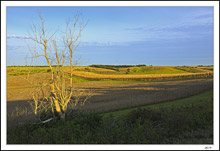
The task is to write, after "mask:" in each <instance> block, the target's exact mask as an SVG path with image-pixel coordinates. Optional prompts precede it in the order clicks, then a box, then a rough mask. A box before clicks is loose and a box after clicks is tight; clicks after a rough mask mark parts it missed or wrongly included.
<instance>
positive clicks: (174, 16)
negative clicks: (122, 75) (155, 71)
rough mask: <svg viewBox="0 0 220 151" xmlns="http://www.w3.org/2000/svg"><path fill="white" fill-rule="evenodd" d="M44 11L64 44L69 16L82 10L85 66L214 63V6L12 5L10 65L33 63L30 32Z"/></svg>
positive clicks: (42, 61)
mask: <svg viewBox="0 0 220 151" xmlns="http://www.w3.org/2000/svg"><path fill="white" fill-rule="evenodd" d="M39 12H40V13H41V14H42V16H43V17H44V20H45V26H46V29H48V31H50V33H53V32H54V31H56V30H57V29H58V32H57V33H56V34H55V36H54V39H55V38H56V39H57V40H58V47H59V48H63V44H62V41H61V39H62V35H63V33H64V31H65V26H66V19H68V18H70V19H72V18H73V16H74V14H76V13H77V12H80V13H81V14H82V16H83V20H84V23H87V26H86V27H85V29H84V30H83V32H82V36H81V37H80V39H79V41H80V46H79V47H78V49H77V51H76V53H75V54H74V59H75V60H79V65H92V64H111V65H137V64H146V65H155V66H156V65H158V66H179V65H213V7H7V51H6V54H7V58H6V59H7V60H6V63H7V65H8V66H10V65H26V64H28V65H30V63H31V59H30V58H28V59H27V61H25V58H26V57H27V56H28V57H30V56H31V55H30V52H29V50H28V48H27V44H28V45H31V46H32V45H33V46H34V42H33V41H31V40H30V38H29V36H28V31H30V27H31V24H32V23H36V24H37V23H39V21H40V20H39V15H38V13H39ZM36 48H38V47H36ZM39 51H40V50H39ZM46 64H47V63H46V60H45V58H39V59H36V61H35V64H33V63H32V65H46Z"/></svg>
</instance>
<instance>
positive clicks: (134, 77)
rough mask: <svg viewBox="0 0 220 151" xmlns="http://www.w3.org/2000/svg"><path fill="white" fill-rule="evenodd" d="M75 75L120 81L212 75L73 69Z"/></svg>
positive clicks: (208, 75)
mask: <svg viewBox="0 0 220 151" xmlns="http://www.w3.org/2000/svg"><path fill="white" fill-rule="evenodd" d="M73 74H74V75H75V76H77V77H81V78H86V79H91V80H122V81H133V80H140V81H142V80H143V81H151V80H168V79H184V78H201V77H202V78H204V77H213V73H212V72H205V73H184V74H148V75H147V74H145V75H104V74H96V73H91V72H84V71H74V72H73Z"/></svg>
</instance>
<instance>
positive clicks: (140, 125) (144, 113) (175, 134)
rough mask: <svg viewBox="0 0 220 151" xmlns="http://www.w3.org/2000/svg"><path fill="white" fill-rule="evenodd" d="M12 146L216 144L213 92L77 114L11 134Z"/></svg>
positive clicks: (24, 127)
mask: <svg viewBox="0 0 220 151" xmlns="http://www.w3.org/2000/svg"><path fill="white" fill-rule="evenodd" d="M7 143H8V144H212V143H213V90H209V91H206V92H204V93H201V94H198V95H195V96H192V97H189V98H185V99H181V100H176V101H171V102H167V103H161V104H155V105H149V106H144V107H142V108H134V109H129V110H121V111H117V112H112V113H105V114H97V113H96V114H95V113H80V112H78V111H74V112H73V113H72V114H71V115H69V116H68V118H67V120H66V121H64V122H62V121H53V122H49V123H46V124H28V123H27V124H26V125H23V126H20V127H16V128H13V129H8V131H7Z"/></svg>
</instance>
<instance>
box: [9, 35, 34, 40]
mask: <svg viewBox="0 0 220 151" xmlns="http://www.w3.org/2000/svg"><path fill="white" fill-rule="evenodd" d="M12 38H14V39H30V36H26V35H8V36H7V39H12Z"/></svg>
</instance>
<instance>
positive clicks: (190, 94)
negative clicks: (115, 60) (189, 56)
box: [7, 65, 213, 144]
mask: <svg viewBox="0 0 220 151" xmlns="http://www.w3.org/2000/svg"><path fill="white" fill-rule="evenodd" d="M64 69H65V72H66V73H67V76H66V82H67V83H69V80H70V79H69V77H70V76H69V74H70V70H69V69H68V67H64ZM73 75H74V76H73V78H72V80H73V83H74V86H73V88H74V90H76V91H78V90H79V92H80V93H79V94H80V96H81V97H82V98H85V97H86V96H88V95H90V96H92V97H91V98H89V99H88V100H87V101H86V103H85V105H83V106H81V105H78V106H77V107H76V108H75V109H77V110H74V111H73V112H71V114H70V113H69V115H68V116H67V119H66V120H65V122H62V121H54V122H53V121H52V122H49V123H46V124H36V123H35V124H33V123H32V122H35V116H34V109H33V108H32V107H31V105H30V103H31V102H32V103H33V95H32V94H33V92H36V91H37V90H40V91H41V90H42V91H43V92H44V95H45V96H49V95H50V90H49V89H48V88H49V87H48V86H49V84H50V77H51V71H50V69H49V68H48V67H7V128H8V131H7V134H8V137H7V142H8V143H9V144H14V143H15V144H16V143H18V144H19V143H21V144H23V143H26V144H33V143H34V144H41V143H49V144H51V143H52V144H75V143H76V144H81V143H82V144H85V143H89V144H97V143H104V144H105V143H107V144H109V143H111V144H112V143H117V144H121V143H122V144H123V143H136V144H138V143H141V144H142V143H145V144H146V143H147V144H155V143H156V144H163V143H165V144H167V143H183V144H187V143H188V144H190V143H194V144H201V143H205V144H212V143H213V131H212V129H213V128H212V125H213V119H212V118H213V116H212V115H213V109H212V107H213V67H192V66H190V67H188V66H181V67H180V66H143V65H138V66H111V65H92V66H86V67H74V70H73ZM42 85H44V87H42V89H41V87H39V86H42ZM81 92H82V93H81ZM75 97H76V98H75ZM75 97H74V99H77V96H75ZM75 111H76V112H75ZM29 122H30V123H31V124H29ZM16 126H18V127H16ZM73 127H74V128H73ZM97 130H98V131H97ZM67 132H68V133H67ZM52 136H53V137H52ZM55 136H59V137H55ZM80 136H81V137H80ZM94 136H95V138H94ZM198 136H199V138H198Z"/></svg>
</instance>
